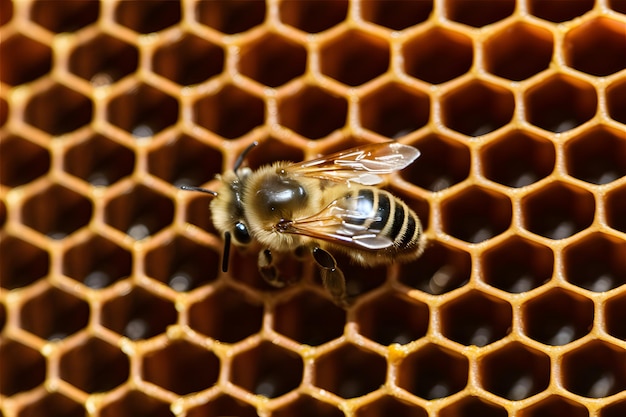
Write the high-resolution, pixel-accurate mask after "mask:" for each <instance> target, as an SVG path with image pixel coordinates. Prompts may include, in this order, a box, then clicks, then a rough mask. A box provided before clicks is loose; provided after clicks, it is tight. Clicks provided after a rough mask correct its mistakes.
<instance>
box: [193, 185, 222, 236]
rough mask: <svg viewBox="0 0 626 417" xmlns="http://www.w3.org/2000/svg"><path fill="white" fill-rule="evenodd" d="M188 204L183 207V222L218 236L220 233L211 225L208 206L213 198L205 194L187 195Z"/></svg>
mask: <svg viewBox="0 0 626 417" xmlns="http://www.w3.org/2000/svg"><path fill="white" fill-rule="evenodd" d="M188 196H189V197H187V198H188V202H187V205H186V207H185V221H187V222H188V223H190V224H193V225H194V226H197V227H199V228H200V229H202V230H204V231H206V232H208V233H212V234H214V235H216V236H219V235H220V233H219V232H218V231H217V229H216V228H215V225H213V221H212V219H211V212H210V210H209V205H210V204H211V201H212V200H213V196H211V195H209V194H206V193H189V194H188Z"/></svg>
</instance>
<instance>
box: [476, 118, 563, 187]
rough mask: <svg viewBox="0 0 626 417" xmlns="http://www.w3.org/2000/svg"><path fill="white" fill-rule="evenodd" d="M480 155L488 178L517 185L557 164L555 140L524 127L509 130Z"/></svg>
mask: <svg viewBox="0 0 626 417" xmlns="http://www.w3.org/2000/svg"><path fill="white" fill-rule="evenodd" d="M480 156H481V161H482V168H483V170H484V173H485V176H486V177H487V178H489V179H490V180H492V181H495V182H498V183H500V184H503V185H507V186H509V187H516V188H518V187H524V186H526V185H530V184H532V183H534V182H536V181H539V180H540V179H542V178H545V177H547V176H548V175H550V174H551V173H552V171H553V170H554V166H555V163H556V152H555V150H554V145H553V144H552V142H550V141H549V140H548V139H545V138H543V137H541V136H538V135H534V134H531V133H528V132H525V131H522V130H515V131H513V132H510V133H507V134H506V135H502V136H501V137H500V138H498V139H496V140H494V141H493V142H491V143H489V144H487V146H485V147H484V148H482V149H481V154H480Z"/></svg>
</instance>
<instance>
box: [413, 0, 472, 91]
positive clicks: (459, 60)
mask: <svg viewBox="0 0 626 417" xmlns="http://www.w3.org/2000/svg"><path fill="white" fill-rule="evenodd" d="M406 3H409V2H406ZM411 3H413V2H411ZM416 3H417V2H416ZM473 55H474V50H473V46H472V39H471V38H469V37H468V36H466V35H464V34H462V33H461V32H456V31H452V30H450V29H447V28H445V29H444V28H441V27H435V28H432V29H429V30H427V31H426V32H423V33H421V34H418V35H417V36H415V37H413V38H411V39H409V40H408V41H407V42H406V43H405V44H404V47H403V48H402V56H403V58H404V70H405V71H406V73H407V74H409V75H411V76H413V77H415V78H419V79H420V80H424V81H426V82H429V83H431V84H441V83H444V82H446V81H450V80H451V79H453V78H456V77H458V76H460V75H463V74H465V73H466V72H467V71H468V70H469V69H470V68H471V66H472V62H473V59H474V57H473Z"/></svg>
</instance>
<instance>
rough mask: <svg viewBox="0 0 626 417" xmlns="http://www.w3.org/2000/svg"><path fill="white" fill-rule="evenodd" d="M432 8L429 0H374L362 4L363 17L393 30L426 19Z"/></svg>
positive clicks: (404, 27) (401, 28)
mask: <svg viewBox="0 0 626 417" xmlns="http://www.w3.org/2000/svg"><path fill="white" fill-rule="evenodd" d="M432 10H433V5H432V3H431V2H428V1H404V0H373V1H365V2H363V3H362V4H361V17H363V19H364V20H366V21H369V22H372V23H376V24H377V25H380V26H384V27H387V28H389V29H392V30H403V29H406V28H408V27H410V26H413V25H417V24H418V23H422V22H424V21H426V20H427V19H428V17H429V16H430V13H431V12H432Z"/></svg>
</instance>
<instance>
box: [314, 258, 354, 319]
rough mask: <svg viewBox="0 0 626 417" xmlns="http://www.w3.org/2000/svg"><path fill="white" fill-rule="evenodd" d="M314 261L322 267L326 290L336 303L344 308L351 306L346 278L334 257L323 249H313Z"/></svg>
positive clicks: (321, 271)
mask: <svg viewBox="0 0 626 417" xmlns="http://www.w3.org/2000/svg"><path fill="white" fill-rule="evenodd" d="M313 259H315V262H316V263H317V265H318V266H319V267H320V273H321V276H322V283H323V284H324V288H326V290H327V291H328V292H329V293H330V295H331V296H332V297H333V300H334V301H335V303H336V304H337V305H339V306H341V307H344V308H346V307H348V306H350V302H349V301H348V294H347V292H346V278H345V277H344V275H343V272H341V269H339V267H338V266H337V261H335V258H334V257H333V255H331V254H330V253H329V252H328V251H325V250H324V249H322V248H319V247H316V248H313Z"/></svg>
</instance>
